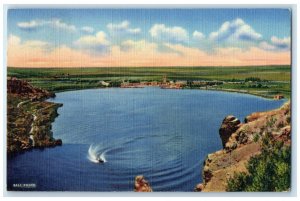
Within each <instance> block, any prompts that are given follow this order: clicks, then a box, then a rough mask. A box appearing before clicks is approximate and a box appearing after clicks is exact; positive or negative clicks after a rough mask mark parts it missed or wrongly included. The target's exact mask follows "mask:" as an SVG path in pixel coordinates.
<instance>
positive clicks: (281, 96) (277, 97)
mask: <svg viewBox="0 0 300 201" xmlns="http://www.w3.org/2000/svg"><path fill="white" fill-rule="evenodd" d="M283 98H284V96H283V95H281V94H278V95H275V96H274V99H275V100H280V99H283Z"/></svg>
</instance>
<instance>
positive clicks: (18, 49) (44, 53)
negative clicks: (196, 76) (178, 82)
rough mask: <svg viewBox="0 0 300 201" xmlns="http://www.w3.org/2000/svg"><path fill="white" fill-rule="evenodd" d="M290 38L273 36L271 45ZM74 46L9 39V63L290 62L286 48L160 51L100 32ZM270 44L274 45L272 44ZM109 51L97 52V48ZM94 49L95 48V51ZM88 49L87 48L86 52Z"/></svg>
mask: <svg viewBox="0 0 300 201" xmlns="http://www.w3.org/2000/svg"><path fill="white" fill-rule="evenodd" d="M288 40H289V39H285V38H283V39H280V38H277V39H276V38H273V40H272V41H273V43H274V44H281V43H287V41H288ZM74 44H75V45H74V47H68V46H66V45H59V46H53V45H51V44H49V43H48V42H45V41H40V40H22V39H21V38H20V37H18V36H16V35H9V38H8V54H7V55H8V56H7V62H8V66H14V67H84V66H89V67H115V66H120V67H122V66H241V65H272V64H277V65H283V64H290V52H289V51H280V52H275V51H269V50H265V49H262V48H259V47H250V48H248V49H242V48H239V47H227V48H216V49H215V50H214V51H213V52H212V53H208V52H206V51H203V50H200V49H198V48H193V47H188V46H186V45H183V44H173V43H163V44H162V45H163V46H166V48H169V49H171V50H173V51H166V52H164V51H160V50H159V48H158V47H159V45H158V44H157V43H154V42H149V41H146V40H137V41H134V40H126V41H123V42H122V43H121V44H120V45H111V44H110V42H109V41H108V40H107V39H106V34H105V33H104V32H102V31H100V32H98V33H96V34H94V35H87V36H83V37H81V38H79V39H78V40H77V41H75V42H74ZM274 44H273V45H274ZM99 47H100V49H101V48H102V49H101V51H103V48H104V49H105V50H109V54H100V55H99V54H96V53H97V51H98V50H97V48H99ZM95 48H96V50H95ZM87 50H88V51H87Z"/></svg>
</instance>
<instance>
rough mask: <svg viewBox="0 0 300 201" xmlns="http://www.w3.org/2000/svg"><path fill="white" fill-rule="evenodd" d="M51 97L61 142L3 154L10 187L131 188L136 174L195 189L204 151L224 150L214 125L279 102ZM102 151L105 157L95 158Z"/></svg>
mask: <svg viewBox="0 0 300 201" xmlns="http://www.w3.org/2000/svg"><path fill="white" fill-rule="evenodd" d="M49 101H53V102H57V103H63V107H61V108H59V110H58V113H59V116H58V117H57V118H56V119H55V122H54V123H53V127H52V130H53V133H54V137H55V138H61V139H62V141H63V146H61V147H55V148H47V149H43V150H40V149H34V150H32V151H29V152H26V153H23V154H19V155H17V156H15V157H13V158H11V159H8V164H7V170H8V171H7V177H8V181H7V185H8V187H9V189H12V186H13V184H35V185H36V188H34V189H29V190H38V191H46V190H53V191H133V188H134V178H135V176H137V175H141V174H142V175H144V176H145V177H146V179H147V180H148V181H149V182H150V184H151V186H152V188H153V190H154V191H193V188H194V187H195V185H196V184H197V183H200V182H201V181H202V179H201V171H202V164H203V161H204V159H205V157H206V155H207V154H209V153H211V152H214V151H217V150H219V149H221V148H222V145H221V140H220V137H219V133H218V130H219V127H220V125H221V122H222V120H223V119H224V118H225V116H227V115H230V114H232V115H235V116H236V117H238V118H239V119H241V120H242V121H243V119H244V118H245V117H246V116H247V115H249V114H250V113H252V112H257V111H266V110H270V109H274V108H278V107H280V106H281V105H282V104H283V103H284V101H285V100H276V101H275V100H268V99H264V98H260V97H256V96H251V95H247V94H238V93H227V92H217V91H202V90H163V89H160V88H151V87H149V88H138V89H121V88H109V89H91V90H80V91H69V92H62V93H57V97H56V98H54V99H50V100H49ZM100 155H102V157H103V158H104V159H105V160H106V162H105V163H103V164H99V163H94V162H93V159H95V158H93V157H96V156H100ZM13 189H15V190H20V189H16V188H13ZM23 190H24V189H23Z"/></svg>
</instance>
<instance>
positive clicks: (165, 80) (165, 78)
mask: <svg viewBox="0 0 300 201" xmlns="http://www.w3.org/2000/svg"><path fill="white" fill-rule="evenodd" d="M162 83H164V84H165V83H167V76H166V75H164V77H163V80H162Z"/></svg>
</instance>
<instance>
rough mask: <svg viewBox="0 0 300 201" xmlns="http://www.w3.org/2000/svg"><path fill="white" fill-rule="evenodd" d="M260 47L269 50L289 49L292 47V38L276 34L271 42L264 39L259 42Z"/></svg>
mask: <svg viewBox="0 0 300 201" xmlns="http://www.w3.org/2000/svg"><path fill="white" fill-rule="evenodd" d="M259 47H260V48H261V49H264V50H268V51H289V50H290V48H291V38H290V37H285V38H282V39H281V38H278V37H276V36H272V37H271V42H270V43H268V42H266V41H263V42H261V43H260V44H259Z"/></svg>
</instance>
